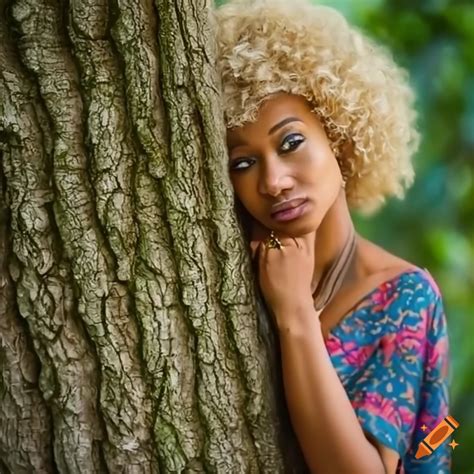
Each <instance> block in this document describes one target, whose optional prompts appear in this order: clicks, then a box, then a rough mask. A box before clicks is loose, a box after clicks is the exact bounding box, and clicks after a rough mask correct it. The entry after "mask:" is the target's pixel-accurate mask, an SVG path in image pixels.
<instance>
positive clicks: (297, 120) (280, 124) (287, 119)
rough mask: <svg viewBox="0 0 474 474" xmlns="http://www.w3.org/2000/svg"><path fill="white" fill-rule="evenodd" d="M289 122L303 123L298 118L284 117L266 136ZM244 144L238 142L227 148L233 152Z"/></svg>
mask: <svg viewBox="0 0 474 474" xmlns="http://www.w3.org/2000/svg"><path fill="white" fill-rule="evenodd" d="M290 122H303V121H302V120H301V119H299V118H298V117H286V118H285V119H283V120H282V121H281V122H278V123H277V124H276V125H273V127H272V128H271V129H270V130H269V131H268V135H271V134H272V133H275V132H276V131H277V130H278V129H280V128H282V127H284V126H285V125H286V124H287V123H290ZM245 144H246V143H245V142H244V143H242V142H239V143H236V144H234V145H231V146H230V147H229V151H231V150H233V149H234V148H237V147H238V146H241V145H245Z"/></svg>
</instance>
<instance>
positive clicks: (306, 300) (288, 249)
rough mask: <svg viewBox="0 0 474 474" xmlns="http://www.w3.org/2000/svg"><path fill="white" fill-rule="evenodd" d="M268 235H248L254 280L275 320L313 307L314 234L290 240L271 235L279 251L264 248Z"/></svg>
mask: <svg viewBox="0 0 474 474" xmlns="http://www.w3.org/2000/svg"><path fill="white" fill-rule="evenodd" d="M269 235H270V231H269V230H268V232H266V233H265V234H263V232H262V231H261V228H260V229H258V228H257V229H256V230H255V232H253V233H252V240H251V242H250V248H251V251H252V258H257V259H258V277H259V284H260V288H261V290H262V293H263V296H264V298H265V301H266V303H267V304H268V306H269V307H270V308H271V309H272V311H273V313H274V314H275V316H276V317H277V323H278V324H280V323H281V321H278V318H282V317H285V315H287V317H288V316H290V315H292V314H296V313H298V312H299V311H300V310H301V309H307V308H312V307H313V304H314V303H313V297H312V292H311V282H312V278H313V271H314V246H315V239H316V231H314V232H310V233H309V234H305V235H303V236H301V237H297V238H293V237H288V236H285V235H282V234H281V233H278V234H277V233H275V236H276V237H277V238H278V239H279V240H280V242H281V243H282V245H283V247H282V248H280V249H276V248H267V247H266V246H265V244H264V241H265V240H266V239H267V238H268V237H269Z"/></svg>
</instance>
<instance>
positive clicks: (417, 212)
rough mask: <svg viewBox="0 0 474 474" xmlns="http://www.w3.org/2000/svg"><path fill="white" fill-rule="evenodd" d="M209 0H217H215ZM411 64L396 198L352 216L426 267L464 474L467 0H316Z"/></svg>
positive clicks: (471, 90) (470, 397) (472, 78)
mask: <svg viewBox="0 0 474 474" xmlns="http://www.w3.org/2000/svg"><path fill="white" fill-rule="evenodd" d="M216 3H217V4H222V3H225V1H217V2H216ZM315 3H319V4H325V5H330V6H333V7H335V8H337V9H338V10H339V11H341V12H342V13H343V14H344V15H345V16H346V18H348V20H349V21H350V22H351V23H353V24H355V25H357V26H359V28H361V29H362V30H363V31H365V32H366V33H367V34H368V35H369V36H371V37H373V38H375V39H378V41H379V42H381V43H382V44H384V45H385V46H387V47H388V48H389V49H390V50H391V51H392V53H393V55H394V57H395V60H396V61H397V62H398V63H399V64H400V65H402V66H404V67H405V68H406V69H408V70H409V71H410V73H411V80H412V83H413V86H414V87H415V89H416V91H417V97H418V104H417V107H418V111H419V121H418V124H419V130H420V132H421V134H422V142H421V146H420V150H419V152H418V154H417V155H416V156H415V160H414V161H415V170H416V180H415V183H414V185H413V186H412V188H411V189H410V191H409V192H408V194H407V196H406V198H405V200H404V201H398V200H392V201H390V202H388V203H387V205H386V206H385V207H384V208H383V209H382V210H381V211H380V212H379V213H378V214H376V215H375V216H371V217H370V218H365V217H362V216H358V215H354V219H355V221H356V226H357V229H358V230H359V232H360V233H361V234H362V235H364V236H365V237H366V238H368V239H371V240H373V241H375V242H377V243H379V244H380V245H382V246H383V247H385V248H386V249H389V250H391V251H393V252H394V253H396V254H397V255H399V256H401V257H403V258H405V259H408V260H411V261H412V262H414V263H416V264H417V265H418V266H421V267H425V268H427V269H428V270H429V271H430V273H431V274H432V275H433V276H434V278H435V279H436V281H437V282H438V284H439V286H440V289H441V292H442V293H443V295H444V303H445V309H446V315H447V320H448V331H449V340H450V349H451V376H450V398H451V401H450V407H451V408H450V412H451V415H453V416H454V418H456V419H457V421H459V423H460V427H459V429H458V430H457V432H456V433H455V436H454V439H455V440H456V442H457V443H459V446H457V447H456V448H455V450H454V452H453V455H452V459H453V470H452V472H453V473H454V474H472V473H474V1H473V0H465V1H461V0H418V1H416V2H412V1H410V0H364V1H360V0H320V1H315Z"/></svg>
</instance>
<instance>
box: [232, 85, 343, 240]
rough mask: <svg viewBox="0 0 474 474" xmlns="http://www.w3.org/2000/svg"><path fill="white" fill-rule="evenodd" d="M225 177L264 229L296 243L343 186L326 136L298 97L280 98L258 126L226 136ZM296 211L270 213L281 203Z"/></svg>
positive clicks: (262, 113) (269, 105) (265, 107)
mask: <svg viewBox="0 0 474 474" xmlns="http://www.w3.org/2000/svg"><path fill="white" fill-rule="evenodd" d="M227 145H228V149H229V173H230V179H231V181H232V185H233V187H234V190H235V194H236V197H237V198H238V199H239V200H240V202H241V204H242V205H243V206H244V207H245V209H246V210H247V211H248V213H249V214H250V215H251V216H252V217H253V218H254V219H256V220H257V221H258V223H260V224H261V225H263V226H265V227H266V228H267V229H272V230H275V231H277V233H278V232H280V233H281V234H286V235H288V236H292V237H298V236H300V235H304V234H306V233H309V232H311V231H314V230H315V229H317V228H318V227H319V225H320V223H321V221H322V220H323V218H324V216H325V215H326V213H327V211H328V210H329V208H330V207H331V206H332V205H333V204H334V202H335V200H336V198H337V196H338V194H339V192H340V189H341V185H342V176H341V173H340V170H339V166H338V164H337V161H336V158H335V157H334V154H333V152H332V150H331V148H330V146H329V141H328V138H327V136H326V133H325V131H324V129H323V127H322V125H321V122H320V121H319V119H318V118H317V116H316V115H315V114H314V113H313V112H311V108H310V106H309V104H308V102H307V101H306V100H305V99H304V98H303V97H301V96H296V95H291V94H286V93H279V94H276V95H274V96H272V97H271V98H270V99H268V100H266V101H265V102H264V103H263V104H262V106H261V107H260V110H259V113H258V116H257V120H256V122H253V123H247V124H246V125H244V126H243V127H236V128H232V129H229V130H228V131H227ZM293 199H296V200H297V201H295V202H294V203H290V204H292V205H298V204H300V203H302V204H300V205H299V206H297V207H295V208H294V209H293V211H290V212H289V213H288V212H287V213H286V214H282V213H277V214H274V212H275V206H276V205H277V204H278V203H282V202H283V201H289V200H293Z"/></svg>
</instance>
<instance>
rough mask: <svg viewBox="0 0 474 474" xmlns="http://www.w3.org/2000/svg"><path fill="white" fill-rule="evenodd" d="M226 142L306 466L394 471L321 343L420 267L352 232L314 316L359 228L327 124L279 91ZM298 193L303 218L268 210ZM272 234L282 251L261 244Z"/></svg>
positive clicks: (390, 454) (392, 456) (393, 457)
mask: <svg viewBox="0 0 474 474" xmlns="http://www.w3.org/2000/svg"><path fill="white" fill-rule="evenodd" d="M227 144H228V149H229V173H230V179H231V182H232V185H233V188H234V191H235V194H236V197H237V198H238V199H239V201H240V202H241V204H242V205H243V206H244V207H245V209H246V210H247V212H248V213H249V214H250V216H251V217H252V224H251V243H250V245H251V252H252V256H253V257H255V258H258V273H259V283H260V288H261V290H262V293H263V296H264V298H265V300H266V302H267V304H268V306H269V307H270V308H271V311H272V313H273V316H274V318H275V322H276V326H277V328H278V330H279V335H280V346H281V349H282V367H283V380H284V386H285V395H286V399H287V403H288V408H289V411H290V415H291V419H292V422H293V426H294V427H295V432H296V434H297V436H298V440H299V442H300V445H301V447H302V450H303V453H304V456H305V459H306V461H307V464H308V466H309V467H310V469H311V471H312V472H324V473H332V472H334V473H341V472H342V473H344V472H347V473H349V472H350V473H351V474H354V473H358V472H360V473H377V472H385V473H395V470H396V466H397V462H398V458H399V456H398V453H396V452H395V451H393V450H392V449H390V448H388V447H386V446H384V445H383V444H381V443H380V442H378V441H377V440H375V439H373V438H372V437H371V435H370V434H369V433H365V432H363V431H362V428H361V426H360V423H359V421H358V419H357V417H356V415H355V412H354V410H353V409H352V406H351V403H350V400H349V399H348V397H347V394H346V392H345V390H344V388H343V386H342V384H341V382H340V380H339V378H338V376H337V373H336V371H335V369H334V367H333V366H332V364H331V361H330V358H329V355H328V353H327V350H326V347H325V344H324V340H325V338H326V337H327V334H328V332H329V331H330V330H331V329H332V327H334V326H335V325H336V324H337V323H338V322H339V320H340V319H341V318H342V317H344V315H346V314H347V312H348V311H350V310H351V308H353V307H354V306H355V305H356V304H357V302H358V301H360V299H361V298H362V297H363V296H365V295H366V294H367V293H368V292H369V291H371V290H372V289H373V288H375V287H376V286H378V285H379V284H380V283H382V282H384V281H387V280H388V279H390V278H393V277H394V276H396V275H398V274H400V273H402V272H403V271H405V270H407V269H409V268H414V267H415V265H413V264H411V263H410V262H407V261H405V260H403V259H400V258H398V257H396V256H394V255H392V254H390V253H388V252H387V251H385V250H384V249H382V248H380V247H378V246H377V245H375V244H373V243H372V242H370V241H368V240H366V239H364V238H362V237H361V236H360V235H358V234H357V233H356V253H355V257H354V259H353V261H352V264H351V266H350V268H349V271H348V273H347V274H346V277H345V279H344V281H343V284H342V286H341V288H340V289H339V290H338V292H337V293H336V294H335V295H334V297H333V298H332V300H331V301H330V302H329V304H328V305H327V306H326V307H325V308H324V309H323V310H322V311H320V312H316V310H315V309H314V301H313V296H312V294H313V292H314V290H315V289H316V288H317V285H318V282H319V280H320V279H321V277H322V276H323V275H324V274H325V272H326V271H327V270H328V268H329V267H330V266H331V264H332V263H333V262H334V260H335V259H336V257H337V256H338V255H339V254H340V252H341V250H342V247H343V245H344V243H345V242H346V240H347V238H348V235H349V233H350V231H351V229H353V228H354V226H353V223H352V220H351V216H350V213H349V209H348V206H347V201H346V197H345V191H344V189H343V187H342V182H343V181H342V175H341V172H340V169H339V165H338V162H337V160H336V158H335V156H334V154H333V152H332V150H331V147H330V143H329V140H328V138H327V136H326V133H325V131H324V128H323V126H322V125H321V122H320V121H319V119H318V118H317V116H316V115H315V114H314V113H312V112H311V108H310V105H309V104H308V102H307V101H306V100H305V99H304V98H303V97H300V96H295V95H291V94H286V93H278V94H274V95H272V96H270V97H268V98H267V100H266V101H264V102H263V104H262V105H261V107H260V110H259V113H258V116H257V120H256V121H255V122H252V123H247V124H245V125H244V126H242V127H238V128H234V129H229V130H228V131H227ZM342 158H344V157H342ZM299 197H304V198H307V204H306V206H307V207H306V209H307V210H306V212H305V214H304V215H302V216H300V217H299V218H297V219H294V220H292V221H286V222H279V221H277V220H275V219H274V218H273V217H272V216H271V212H272V205H274V204H276V203H279V202H282V201H285V200H287V199H293V198H299ZM271 230H273V231H274V232H275V234H276V236H277V237H278V238H279V239H280V241H281V242H282V244H283V245H284V247H283V248H282V249H280V250H277V249H268V248H266V247H265V246H264V245H263V241H264V240H265V239H266V238H267V237H268V235H269V233H270V231H271ZM335 406H337V410H334V407H335ZM321 426H324V430H321Z"/></svg>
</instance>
